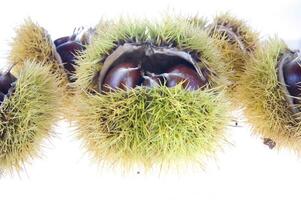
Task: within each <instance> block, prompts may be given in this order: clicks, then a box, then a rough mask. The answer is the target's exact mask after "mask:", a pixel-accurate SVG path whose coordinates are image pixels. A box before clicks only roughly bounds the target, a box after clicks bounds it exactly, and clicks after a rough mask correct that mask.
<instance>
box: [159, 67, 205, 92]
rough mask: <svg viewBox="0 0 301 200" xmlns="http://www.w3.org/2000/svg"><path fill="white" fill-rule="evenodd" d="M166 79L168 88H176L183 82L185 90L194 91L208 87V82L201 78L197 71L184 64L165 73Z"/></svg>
mask: <svg viewBox="0 0 301 200" xmlns="http://www.w3.org/2000/svg"><path fill="white" fill-rule="evenodd" d="M164 77H165V78H166V86H167V87H175V86H176V85H178V84H179V83H181V82H182V83H183V87H184V88H185V89H187V90H189V91H193V90H197V89H199V88H201V87H203V86H204V85H206V82H205V81H203V80H202V79H201V78H200V76H199V74H198V73H197V72H196V71H195V70H193V69H192V68H191V67H189V66H186V65H184V64H179V65H175V66H173V67H171V68H169V69H168V70H167V71H166V73H164Z"/></svg>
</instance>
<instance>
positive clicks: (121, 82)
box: [99, 63, 142, 92]
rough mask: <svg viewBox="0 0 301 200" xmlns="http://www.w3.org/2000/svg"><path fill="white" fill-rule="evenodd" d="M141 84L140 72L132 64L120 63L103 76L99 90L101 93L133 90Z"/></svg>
mask: <svg viewBox="0 0 301 200" xmlns="http://www.w3.org/2000/svg"><path fill="white" fill-rule="evenodd" d="M141 82H142V75H141V70H140V68H139V67H137V66H136V65H134V64H133V63H121V64H118V65H116V66H113V67H112V68H111V69H110V70H109V71H108V73H107V74H106V76H105V79H104V81H103V83H99V84H100V85H101V89H102V91H103V92H110V91H112V90H116V89H123V90H126V89H127V88H135V87H136V86H138V85H140V84H141Z"/></svg>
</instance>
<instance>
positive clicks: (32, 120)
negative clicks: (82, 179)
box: [0, 61, 61, 171]
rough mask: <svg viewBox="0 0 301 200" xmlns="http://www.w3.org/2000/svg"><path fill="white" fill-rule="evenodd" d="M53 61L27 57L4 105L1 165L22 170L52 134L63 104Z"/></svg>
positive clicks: (0, 123)
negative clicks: (51, 63)
mask: <svg viewBox="0 0 301 200" xmlns="http://www.w3.org/2000/svg"><path fill="white" fill-rule="evenodd" d="M50 68H51V66H50V65H47V64H45V63H44V64H39V63H36V62H32V61H24V66H23V67H22V68H20V72H19V76H18V80H17V82H16V88H15V91H14V92H13V93H12V95H11V96H9V97H6V99H5V100H4V102H3V103H2V104H1V106H0V132H1V138H0V169H1V170H8V171H13V170H17V171H18V170H20V169H22V167H23V164H24V163H26V162H27V161H29V160H30V159H31V158H33V157H35V156H36V155H37V154H38V153H39V150H40V147H41V146H40V145H41V141H42V140H43V139H45V138H48V137H49V134H50V132H51V130H52V126H53V125H54V123H55V121H56V120H57V117H58V114H60V113H59V111H60V107H61V98H60V97H61V95H60V92H61V90H60V89H59V88H58V84H57V81H56V79H55V78H54V77H53V76H49V69H50Z"/></svg>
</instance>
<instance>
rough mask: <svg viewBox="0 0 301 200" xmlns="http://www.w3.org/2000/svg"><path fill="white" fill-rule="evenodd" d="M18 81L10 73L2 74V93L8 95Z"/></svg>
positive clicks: (0, 88) (0, 77) (0, 87)
mask: <svg viewBox="0 0 301 200" xmlns="http://www.w3.org/2000/svg"><path fill="white" fill-rule="evenodd" d="M16 80H17V79H16V77H15V76H14V75H12V74H11V73H10V72H7V73H4V74H0V92H2V93H3V94H7V93H8V91H9V89H10V88H11V87H12V86H13V83H14V82H15V81H16Z"/></svg>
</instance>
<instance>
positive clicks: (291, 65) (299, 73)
mask: <svg viewBox="0 0 301 200" xmlns="http://www.w3.org/2000/svg"><path fill="white" fill-rule="evenodd" d="M300 63H301V60H300V59H299V61H298V59H293V60H291V61H288V62H287V63H285V64H284V65H283V78H284V81H285V84H286V87H287V90H288V92H289V94H290V95H291V96H295V97H301V88H300V87H301V64H300Z"/></svg>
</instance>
